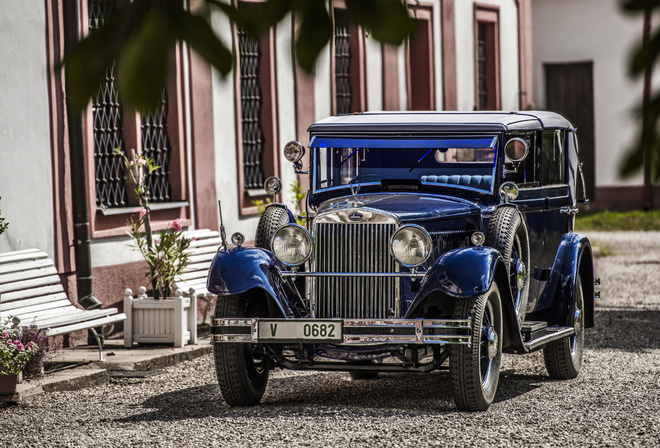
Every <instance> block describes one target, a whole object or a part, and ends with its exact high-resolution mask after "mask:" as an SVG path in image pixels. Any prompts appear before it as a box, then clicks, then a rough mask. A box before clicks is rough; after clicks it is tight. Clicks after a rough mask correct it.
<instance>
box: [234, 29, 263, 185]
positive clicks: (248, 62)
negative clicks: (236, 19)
mask: <svg viewBox="0 0 660 448" xmlns="http://www.w3.org/2000/svg"><path fill="white" fill-rule="evenodd" d="M238 52H239V67H240V82H241V110H242V117H241V128H242V133H243V170H244V181H243V183H244V187H245V188H246V189H250V188H261V187H262V186H263V184H264V178H265V175H264V169H263V153H264V132H263V128H262V120H261V106H262V99H261V86H260V83H261V80H260V78H259V67H260V63H261V48H260V45H259V38H257V37H255V36H252V35H249V34H248V33H246V32H245V31H243V30H241V29H239V30H238Z"/></svg>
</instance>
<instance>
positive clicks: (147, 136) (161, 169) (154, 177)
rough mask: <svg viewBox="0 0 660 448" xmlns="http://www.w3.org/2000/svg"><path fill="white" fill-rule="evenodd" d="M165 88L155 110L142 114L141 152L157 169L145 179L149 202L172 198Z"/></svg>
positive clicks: (167, 200)
mask: <svg viewBox="0 0 660 448" xmlns="http://www.w3.org/2000/svg"><path fill="white" fill-rule="evenodd" d="M168 107H169V103H168V101H167V90H166V89H163V95H162V98H161V101H160V104H159V105H158V108H157V110H156V111H155V112H152V113H150V114H143V115H142V125H141V130H142V154H144V155H145V157H148V158H150V159H153V160H154V163H155V164H156V166H158V169H156V170H155V171H152V172H151V174H149V177H148V179H147V185H148V187H149V200H150V201H151V202H169V201H170V200H171V199H172V189H171V187H170V157H171V153H172V147H171V145H170V139H169V136H168V134H167V112H168Z"/></svg>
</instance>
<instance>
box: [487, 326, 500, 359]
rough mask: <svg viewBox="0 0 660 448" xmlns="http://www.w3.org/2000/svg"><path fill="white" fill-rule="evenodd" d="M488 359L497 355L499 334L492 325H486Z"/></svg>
mask: <svg viewBox="0 0 660 448" xmlns="http://www.w3.org/2000/svg"><path fill="white" fill-rule="evenodd" d="M487 337H488V360H489V361H492V360H493V359H494V358H495V356H497V346H498V345H499V336H498V335H497V332H496V331H495V329H494V328H493V327H488V336H487Z"/></svg>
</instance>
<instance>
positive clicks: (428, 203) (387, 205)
mask: <svg viewBox="0 0 660 448" xmlns="http://www.w3.org/2000/svg"><path fill="white" fill-rule="evenodd" d="M357 200H358V202H360V203H361V204H362V206H364V207H369V208H372V209H376V210H381V211H383V212H387V213H391V214H394V215H396V216H398V217H399V219H401V221H420V220H425V219H436V218H439V217H452V216H461V215H472V214H477V213H480V212H481V210H482V207H480V206H479V205H477V204H475V203H473V202H470V201H467V200H464V199H460V198H455V197H450V196H438V195H426V194H415V193H393V194H392V193H391V194H387V195H383V194H363V195H358V196H357ZM354 204H355V197H353V196H347V197H342V198H336V199H333V200H330V201H327V202H325V203H323V204H322V205H321V207H319V213H325V212H329V211H333V210H339V209H342V208H347V207H352V206H354Z"/></svg>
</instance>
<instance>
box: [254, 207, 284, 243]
mask: <svg viewBox="0 0 660 448" xmlns="http://www.w3.org/2000/svg"><path fill="white" fill-rule="evenodd" d="M288 223H289V214H288V213H287V211H286V208H284V206H282V205H271V206H268V207H266V210H264V212H263V213H262V214H261V218H259V224H258V225H257V233H256V235H255V237H254V245H255V247H261V248H263V249H266V250H270V240H271V239H272V238H273V235H274V234H275V232H277V230H278V229H279V228H280V227H282V226H284V225H286V224H288Z"/></svg>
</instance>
